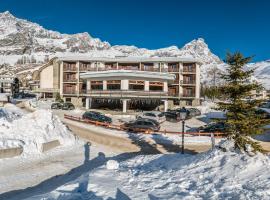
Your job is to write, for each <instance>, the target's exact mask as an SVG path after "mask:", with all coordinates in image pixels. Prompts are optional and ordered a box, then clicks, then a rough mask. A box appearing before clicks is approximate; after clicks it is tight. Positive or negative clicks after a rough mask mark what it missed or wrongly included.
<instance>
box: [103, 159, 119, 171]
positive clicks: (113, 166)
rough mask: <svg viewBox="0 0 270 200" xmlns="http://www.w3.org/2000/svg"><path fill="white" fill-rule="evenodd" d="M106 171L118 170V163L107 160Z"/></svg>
mask: <svg viewBox="0 0 270 200" xmlns="http://www.w3.org/2000/svg"><path fill="white" fill-rule="evenodd" d="M106 167H107V169H118V168H119V163H118V162H117V161H116V160H108V161H107V163H106Z"/></svg>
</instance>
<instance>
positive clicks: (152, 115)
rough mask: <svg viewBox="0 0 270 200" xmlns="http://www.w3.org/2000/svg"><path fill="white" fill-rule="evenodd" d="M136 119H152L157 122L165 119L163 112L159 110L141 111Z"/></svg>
mask: <svg viewBox="0 0 270 200" xmlns="http://www.w3.org/2000/svg"><path fill="white" fill-rule="evenodd" d="M137 119H153V120H156V121H157V122H158V123H162V122H164V121H166V117H165V115H164V113H162V112H159V111H151V112H143V113H142V114H139V115H137Z"/></svg>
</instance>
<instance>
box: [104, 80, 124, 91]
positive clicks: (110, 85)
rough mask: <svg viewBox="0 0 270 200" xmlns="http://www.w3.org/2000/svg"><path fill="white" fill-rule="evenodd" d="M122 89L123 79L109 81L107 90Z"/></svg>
mask: <svg viewBox="0 0 270 200" xmlns="http://www.w3.org/2000/svg"><path fill="white" fill-rule="evenodd" d="M120 89H121V81H120V80H114V81H107V90H120Z"/></svg>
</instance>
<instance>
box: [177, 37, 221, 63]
mask: <svg viewBox="0 0 270 200" xmlns="http://www.w3.org/2000/svg"><path fill="white" fill-rule="evenodd" d="M181 50H182V51H183V54H185V55H190V54H191V55H193V57H196V58H200V59H201V60H202V61H203V62H204V63H205V64H221V63H222V61H221V60H220V59H219V57H217V56H216V55H215V54H213V53H212V52H211V51H210V49H209V48H208V45H207V44H206V43H205V41H204V39H203V38H198V39H195V40H192V41H191V42H189V43H187V44H186V45H185V46H184V47H183V48H182V49H181Z"/></svg>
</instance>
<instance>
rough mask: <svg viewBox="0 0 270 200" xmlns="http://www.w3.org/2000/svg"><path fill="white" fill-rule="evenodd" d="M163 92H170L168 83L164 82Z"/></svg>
mask: <svg viewBox="0 0 270 200" xmlns="http://www.w3.org/2000/svg"><path fill="white" fill-rule="evenodd" d="M163 92H168V82H167V81H165V82H163Z"/></svg>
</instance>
